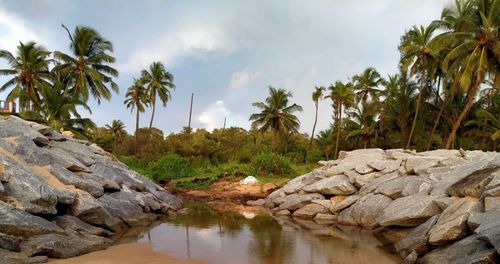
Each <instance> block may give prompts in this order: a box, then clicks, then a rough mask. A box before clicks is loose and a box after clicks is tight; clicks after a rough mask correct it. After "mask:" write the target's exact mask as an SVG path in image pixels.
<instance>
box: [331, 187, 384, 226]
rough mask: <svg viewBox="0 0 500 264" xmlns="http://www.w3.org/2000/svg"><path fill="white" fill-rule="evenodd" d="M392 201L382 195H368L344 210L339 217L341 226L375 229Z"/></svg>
mask: <svg viewBox="0 0 500 264" xmlns="http://www.w3.org/2000/svg"><path fill="white" fill-rule="evenodd" d="M391 202H392V200H391V199H390V198H388V197H386V196H384V195H380V194H367V195H365V196H363V197H361V198H360V199H359V200H357V201H356V202H355V203H354V204H353V205H351V206H350V207H348V208H347V209H345V210H343V211H342V212H341V213H340V214H339V217H338V221H339V223H340V224H346V225H360V226H365V227H373V226H374V225H375V224H376V221H375V219H376V218H377V217H378V216H379V215H380V214H382V212H383V211H384V210H385V208H386V207H387V206H388V205H389V204H390V203H391Z"/></svg>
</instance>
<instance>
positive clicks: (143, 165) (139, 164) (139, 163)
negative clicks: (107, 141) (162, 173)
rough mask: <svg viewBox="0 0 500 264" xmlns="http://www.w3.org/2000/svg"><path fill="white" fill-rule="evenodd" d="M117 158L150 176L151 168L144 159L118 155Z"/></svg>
mask: <svg viewBox="0 0 500 264" xmlns="http://www.w3.org/2000/svg"><path fill="white" fill-rule="evenodd" d="M118 159H119V160H120V161H121V162H123V163H125V165H127V166H128V167H130V168H131V169H133V170H135V171H137V172H138V173H140V174H142V175H144V176H148V177H151V170H150V168H149V166H148V163H147V162H146V161H144V160H141V159H138V158H137V157H135V156H118Z"/></svg>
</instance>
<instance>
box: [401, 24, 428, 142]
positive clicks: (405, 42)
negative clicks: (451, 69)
mask: <svg viewBox="0 0 500 264" xmlns="http://www.w3.org/2000/svg"><path fill="white" fill-rule="evenodd" d="M435 30H436V26H435V24H433V23H431V24H430V25H428V26H427V27H424V26H420V27H417V26H414V27H413V28H412V29H411V30H410V31H408V32H406V33H405V35H404V36H403V38H402V41H401V46H400V48H399V49H400V51H401V64H402V68H403V72H405V73H406V72H407V71H408V69H410V75H415V74H417V73H418V74H419V78H420V87H419V89H418V97H417V105H416V110H415V115H414V116H413V123H412V126H411V130H410V135H409V137H408V141H407V142H406V147H405V148H406V149H408V148H410V144H411V141H412V137H413V132H414V131H415V127H416V125H417V120H418V114H419V113H420V106H421V103H422V94H423V89H424V84H425V79H426V74H428V75H430V74H431V73H433V71H432V69H433V67H435V64H436V58H437V54H436V52H435V51H434V50H433V48H432V46H431V41H432V35H433V33H434V31H435ZM428 77H431V76H428Z"/></svg>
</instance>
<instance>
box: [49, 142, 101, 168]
mask: <svg viewBox="0 0 500 264" xmlns="http://www.w3.org/2000/svg"><path fill="white" fill-rule="evenodd" d="M54 145H55V146H56V147H58V148H61V149H63V150H65V151H67V152H68V153H71V154H72V155H73V156H75V157H76V158H77V159H78V160H79V161H80V162H82V163H83V164H85V165H86V166H91V165H92V164H94V163H95V159H94V158H95V155H96V154H95V153H94V152H93V151H92V149H91V148H89V147H88V146H86V145H85V144H81V143H79V142H76V141H74V140H65V141H62V142H54Z"/></svg>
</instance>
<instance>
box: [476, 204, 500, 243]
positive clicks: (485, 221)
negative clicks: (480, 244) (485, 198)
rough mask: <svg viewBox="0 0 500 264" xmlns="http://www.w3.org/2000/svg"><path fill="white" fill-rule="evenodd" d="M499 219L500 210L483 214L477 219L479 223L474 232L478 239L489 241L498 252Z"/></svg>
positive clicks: (499, 240) (499, 239) (499, 237)
mask: <svg viewBox="0 0 500 264" xmlns="http://www.w3.org/2000/svg"><path fill="white" fill-rule="evenodd" d="M498 219H500V211H492V212H487V213H484V214H481V215H480V217H479V220H478V221H477V222H478V224H479V225H478V227H477V228H475V229H474V233H475V234H476V235H477V237H478V239H480V240H484V241H486V242H488V244H490V245H491V246H492V247H494V248H495V249H496V250H497V252H500V222H499V221H498ZM469 225H471V223H469Z"/></svg>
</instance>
